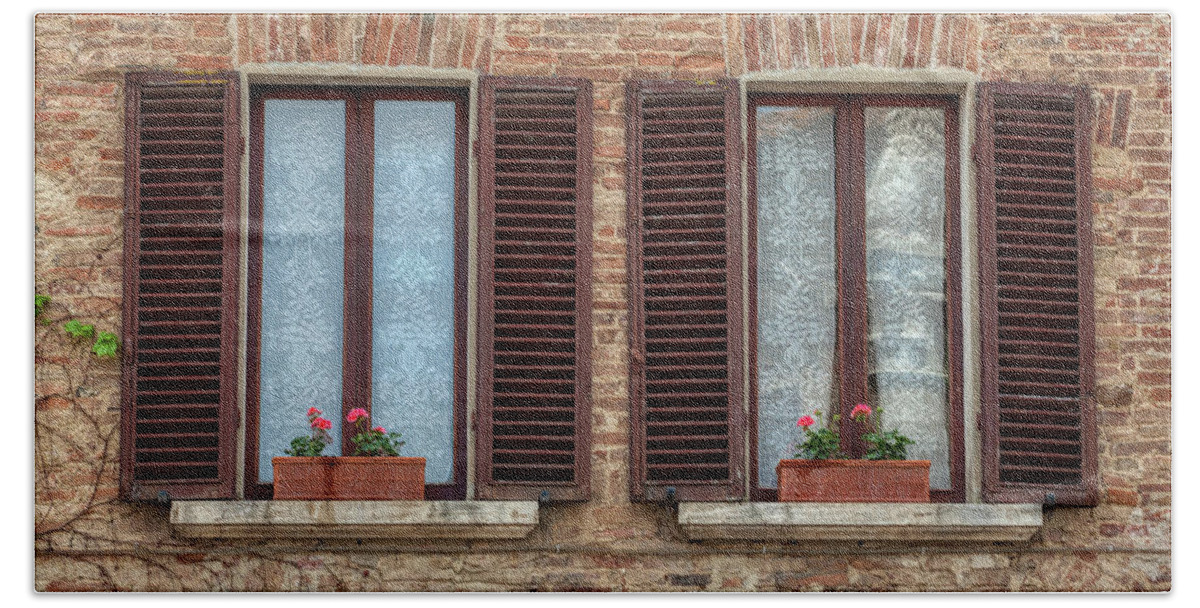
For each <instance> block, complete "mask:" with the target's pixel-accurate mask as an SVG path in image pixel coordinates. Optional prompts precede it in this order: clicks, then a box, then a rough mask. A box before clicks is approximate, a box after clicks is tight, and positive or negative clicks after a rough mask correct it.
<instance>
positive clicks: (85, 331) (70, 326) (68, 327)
mask: <svg viewBox="0 0 1200 608" xmlns="http://www.w3.org/2000/svg"><path fill="white" fill-rule="evenodd" d="M63 331H65V332H67V333H68V334H69V335H70V336H71V337H72V338H85V339H88V340H90V339H92V338H93V337H95V336H96V327H95V326H94V325H89V324H87V323H80V322H79V320H78V319H71V320H70V321H67V322H66V323H64V324H63ZM114 337H115V336H114Z"/></svg>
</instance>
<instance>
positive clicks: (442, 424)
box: [371, 101, 455, 483]
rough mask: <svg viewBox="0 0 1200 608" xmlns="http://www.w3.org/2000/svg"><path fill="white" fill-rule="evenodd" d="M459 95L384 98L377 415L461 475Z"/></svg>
mask: <svg viewBox="0 0 1200 608" xmlns="http://www.w3.org/2000/svg"><path fill="white" fill-rule="evenodd" d="M454 126H455V122H454V102H450V101H376V102H375V236H374V247H375V249H374V270H373V273H374V296H373V300H372V302H373V303H372V328H371V340H372V342H371V344H372V346H371V358H372V361H371V391H372V398H371V411H372V413H373V419H374V420H375V422H377V423H378V424H382V425H383V426H384V427H386V428H387V429H388V430H389V431H399V432H400V433H402V434H403V436H404V437H403V438H404V441H405V445H404V448H403V450H402V452H401V453H402V454H404V455H405V456H423V457H425V459H426V464H425V479H426V482H427V483H449V482H452V481H454V466H453V465H454V459H453V452H454Z"/></svg>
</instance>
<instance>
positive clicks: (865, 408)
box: [850, 403, 871, 420]
mask: <svg viewBox="0 0 1200 608" xmlns="http://www.w3.org/2000/svg"><path fill="white" fill-rule="evenodd" d="M870 415H871V407H870V406H869V405H867V404H865V403H860V404H858V405H856V406H854V409H852V410H850V417H851V418H854V419H855V420H857V419H858V417H859V416H870Z"/></svg>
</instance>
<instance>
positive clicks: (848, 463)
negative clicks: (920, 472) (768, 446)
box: [775, 458, 930, 468]
mask: <svg viewBox="0 0 1200 608" xmlns="http://www.w3.org/2000/svg"><path fill="white" fill-rule="evenodd" d="M929 462H930V461H928V460H862V459H859V460H849V459H829V460H817V459H815V458H784V459H782V460H780V461H779V464H778V465H776V467H775V468H779V467H783V466H788V467H878V466H886V467H898V468H908V467H912V468H929Z"/></svg>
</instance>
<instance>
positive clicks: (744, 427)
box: [627, 79, 1096, 504]
mask: <svg viewBox="0 0 1200 608" xmlns="http://www.w3.org/2000/svg"><path fill="white" fill-rule="evenodd" d="M771 82H775V81H771ZM776 84H777V83H776ZM880 86H883V85H879V84H874V85H872V87H873V88H875V89H878V88H879V87H880ZM993 86H994V87H997V88H996V89H995V91H999V92H997V93H994V92H993V89H992V88H990V87H993ZM841 88H842V89H845V88H846V87H841ZM906 89H907V90H912V87H911V86H908V87H906ZM964 93H965V90H964ZM627 99H628V102H627V107H628V108H629V131H628V138H629V147H630V166H629V224H630V226H631V227H632V231H631V234H630V238H629V270H630V304H631V315H630V333H631V346H632V349H633V353H632V356H631V385H632V387H631V389H632V390H631V392H632V407H631V413H632V419H633V429H632V434H633V449H632V453H631V463H630V466H631V472H632V476H633V482H632V483H631V493H632V495H633V497H634V498H635V499H638V500H661V499H663V498H670V497H674V498H675V499H677V500H688V501H706V500H721V501H728V500H745V499H747V498H749V499H752V500H773V499H774V498H775V494H776V492H775V491H774V484H775V480H774V467H775V463H776V462H778V460H779V459H780V458H783V457H790V456H791V454H792V449H791V446H792V444H793V442H794V441H795V440H796V438H797V433H796V428H795V421H796V419H797V418H798V417H799V416H801V415H803V414H805V413H809V412H812V411H813V410H814V409H818V408H819V409H821V410H822V411H823V412H824V413H825V414H826V415H828V414H831V413H834V412H839V413H841V414H842V416H843V426H846V425H848V424H849V421H848V420H846V418H848V416H847V415H848V414H849V412H850V410H851V409H852V408H853V406H854V405H855V404H856V403H860V402H867V403H870V404H872V405H873V406H882V407H883V409H884V410H885V412H884V414H883V419H884V424H885V425H887V426H888V427H893V426H894V427H898V428H900V430H902V431H903V432H904V433H906V434H907V435H909V436H911V437H913V438H914V439H915V440H916V441H917V443H916V444H915V445H914V446H911V447H910V451H909V454H910V457H913V458H921V459H929V460H930V461H931V473H930V476H931V479H930V481H931V487H932V490H933V492H932V498H933V500H940V501H963V500H965V495H966V488H965V485H966V484H965V460H966V458H965V455H966V450H967V447H966V446H965V445H964V443H965V437H964V429H965V428H966V425H968V424H975V423H978V425H979V426H980V428H981V429H982V431H983V433H982V443H981V444H980V445H978V446H972V448H971V449H978V450H979V451H980V452H981V456H982V457H981V460H982V461H983V463H984V470H983V471H982V473H983V474H982V476H981V477H982V481H983V495H984V497H985V499H988V500H992V501H996V502H1021V501H1036V502H1041V501H1042V500H1046V501H1048V502H1054V501H1058V503H1057V504H1068V503H1069V504H1094V502H1095V484H1096V480H1095V441H1094V436H1093V435H1092V433H1094V427H1093V424H1094V422H1093V420H1094V417H1093V414H1092V405H1091V402H1090V400H1091V397H1090V390H1091V389H1090V388H1089V387H1090V386H1091V383H1092V378H1091V375H1090V369H1091V353H1090V348H1091V346H1090V345H1091V340H1092V337H1091V331H1092V329H1091V320H1090V315H1091V310H1090V307H1091V293H1090V285H1091V283H1090V272H1091V266H1090V258H1091V250H1090V247H1091V242H1090V230H1091V227H1090V223H1089V222H1090V220H1089V218H1090V213H1089V211H1090V209H1088V205H1090V201H1089V199H1088V196H1089V192H1088V172H1089V171H1088V163H1089V156H1088V154H1089V152H1088V150H1089V148H1088V141H1087V140H1088V133H1089V130H1088V121H1089V118H1088V117H1089V111H1088V102H1087V92H1086V90H1084V89H1082V88H1067V87H1059V86H1049V85H1047V86H1034V85H981V87H980V94H979V103H978V104H977V108H978V111H979V115H978V129H977V131H978V133H979V140H978V141H977V142H976V143H977V146H975V147H974V148H973V149H975V150H976V157H975V159H974V160H975V161H976V163H977V165H978V166H979V177H978V183H979V187H980V189H979V199H978V201H975V202H976V203H977V206H978V209H977V211H978V217H979V225H978V232H977V236H978V247H979V251H978V255H979V277H978V279H979V293H980V308H979V310H978V322H979V325H980V332H979V333H980V341H981V347H980V349H979V353H980V354H979V357H978V359H976V360H973V361H964V359H963V352H964V346H963V342H962V336H963V331H962V326H963V320H962V317H963V311H962V310H961V307H962V302H963V296H962V293H961V288H960V286H961V284H962V279H963V277H962V276H961V268H962V264H963V262H964V257H963V252H962V249H961V247H960V244H959V235H960V233H961V231H962V226H961V225H960V222H959V207H960V204H961V202H960V200H959V191H960V183H959V170H960V166H961V159H960V158H959V153H958V150H959V131H960V122H959V115H958V109H959V107H960V101H961V100H962V99H965V97H964V96H962V95H958V94H956V95H918V94H904V95H876V94H871V95H867V94H837V95H814V94H791V93H789V94H777V93H766V92H762V93H759V92H750V93H749V94H748V95H747V96H746V98H745V99H746V100H747V105H748V107H747V111H746V113H745V115H744V116H745V119H744V120H745V123H743V120H742V119H741V116H743V114H742V111H741V99H742V91H741V88H740V84H739V83H738V82H736V81H734V80H728V79H727V80H718V81H716V82H714V83H708V84H703V83H688V82H670V81H642V82H635V83H630V85H629V87H628V92H627ZM743 126H744V127H745V129H746V141H745V144H744V147H743V141H742V135H741V134H742V129H743ZM743 153H744V154H745V155H746V163H745V167H746V168H747V172H746V175H745V177H744V178H743V176H742V172H741V167H742V162H741V159H742V154H743ZM743 179H744V181H743ZM743 188H744V190H743ZM743 193H744V196H743ZM743 217H745V221H744V222H743V219H742V218H743ZM743 239H744V240H743ZM743 252H744V253H743ZM971 278H973V277H971ZM743 286H744V289H743ZM966 365H971V366H978V368H979V370H980V377H981V387H980V388H981V393H982V399H981V403H980V413H979V418H978V420H970V421H968V420H965V416H964V408H963V393H964V390H963V385H962V382H963V381H962V379H963V368H964V366H966ZM843 436H844V437H847V436H849V437H850V439H849V440H847V441H846V442H845V444H844V448H845V449H846V451H848V452H849V454H850V455H852V456H853V455H859V454H861V453H862V452H863V451H864V446H862V445H861V444H859V443H858V442H857V439H856V438H853V435H852V434H848V433H844V434H843ZM1064 500H1065V501H1067V502H1063V501H1064Z"/></svg>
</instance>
